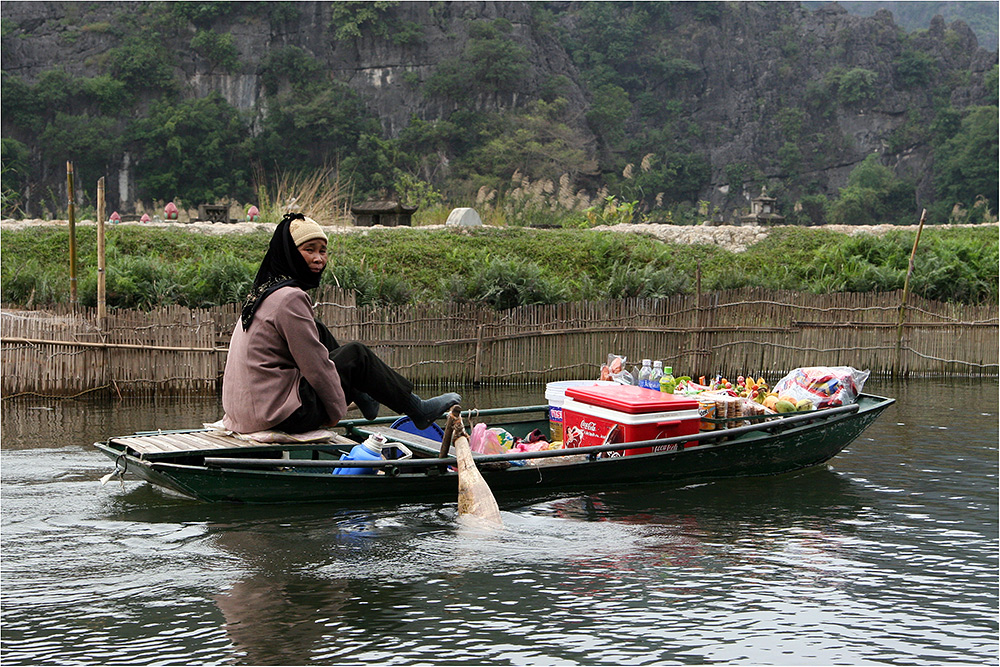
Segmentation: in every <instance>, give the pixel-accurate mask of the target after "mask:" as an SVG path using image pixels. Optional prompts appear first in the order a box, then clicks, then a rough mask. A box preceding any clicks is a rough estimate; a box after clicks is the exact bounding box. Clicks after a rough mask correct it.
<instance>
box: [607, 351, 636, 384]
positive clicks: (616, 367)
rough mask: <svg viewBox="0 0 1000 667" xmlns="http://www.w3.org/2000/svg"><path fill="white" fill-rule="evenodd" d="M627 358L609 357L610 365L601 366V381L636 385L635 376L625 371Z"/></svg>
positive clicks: (610, 355)
mask: <svg viewBox="0 0 1000 667" xmlns="http://www.w3.org/2000/svg"><path fill="white" fill-rule="evenodd" d="M626 361H628V359H626V358H625V357H622V356H620V355H617V354H609V355H608V363H606V364H604V365H603V366H601V380H612V381H614V382H617V383H618V384H629V385H631V384H635V376H634V375H632V373H630V372H629V371H627V370H626V369H625V362H626Z"/></svg>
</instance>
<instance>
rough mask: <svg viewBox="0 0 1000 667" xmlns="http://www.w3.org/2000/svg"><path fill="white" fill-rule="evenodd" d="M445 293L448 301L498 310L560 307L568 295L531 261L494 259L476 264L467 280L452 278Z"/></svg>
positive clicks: (447, 283) (444, 288)
mask: <svg viewBox="0 0 1000 667" xmlns="http://www.w3.org/2000/svg"><path fill="white" fill-rule="evenodd" d="M442 289H443V291H444V293H445V297H446V298H450V299H453V300H456V301H472V302H478V303H484V304H486V305H488V306H490V307H492V308H494V309H496V310H507V309H508V308H515V307H517V306H530V305H535V304H542V303H559V302H560V301H562V300H563V299H564V298H565V292H564V290H563V288H562V287H560V286H559V285H558V284H557V283H556V282H555V281H554V280H551V279H548V278H546V277H545V276H544V275H543V274H542V269H541V267H539V266H538V264H536V263H534V262H531V261H524V260H519V259H501V258H497V257H493V258H490V259H487V260H485V261H482V262H476V263H474V264H473V268H472V271H471V273H470V274H469V275H468V276H464V277H463V276H452V277H451V278H450V279H448V280H447V281H445V282H444V283H443V285H442Z"/></svg>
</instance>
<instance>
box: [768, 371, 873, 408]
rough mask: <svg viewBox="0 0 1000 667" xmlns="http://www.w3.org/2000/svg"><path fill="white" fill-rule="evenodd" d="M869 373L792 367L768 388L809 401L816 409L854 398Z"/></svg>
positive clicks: (781, 394)
mask: <svg viewBox="0 0 1000 667" xmlns="http://www.w3.org/2000/svg"><path fill="white" fill-rule="evenodd" d="M869 375H871V371H859V370H857V369H854V368H851V367H850V366H811V367H808V368H796V369H795V370H794V371H792V372H791V373H789V374H788V375H786V376H785V377H783V378H781V380H779V381H778V383H777V384H776V385H774V389H773V390H772V391H774V392H776V393H777V394H778V396H782V397H783V396H789V397H791V398H794V399H795V400H796V401H803V400H808V401H812V404H813V405H814V406H815V407H817V408H832V407H836V406H838V405H847V404H850V403H853V402H854V401H855V400H857V398H858V394H860V393H861V389H862V388H863V387H864V385H865V381H866V380H868V376H869ZM800 409H801V408H800Z"/></svg>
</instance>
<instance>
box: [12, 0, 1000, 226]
mask: <svg viewBox="0 0 1000 667" xmlns="http://www.w3.org/2000/svg"><path fill="white" fill-rule="evenodd" d="M0 16H2V27H3V34H2V69H3V75H4V92H3V93H0V95H2V97H3V101H4V114H3V118H2V119H0V120H2V135H3V137H4V138H5V140H7V139H9V140H14V141H17V142H18V143H19V146H24V147H25V149H24V151H22V153H23V155H22V156H21V157H22V158H23V160H22V161H23V165H24V166H22V168H21V169H20V172H21V174H22V175H23V172H25V171H27V172H28V173H27V174H26V175H24V177H23V178H21V179H20V180H19V181H18V184H19V185H20V186H21V191H20V195H21V197H22V202H21V203H22V208H23V209H25V210H26V212H27V211H30V209H31V208H32V207H34V208H35V209H36V210H37V209H38V208H39V207H40V206H41V205H42V202H43V199H44V196H43V195H41V194H40V193H42V192H45V191H49V192H52V191H55V192H59V190H60V188H61V187H62V188H64V180H65V174H64V172H61V165H62V162H63V161H64V160H65V159H67V158H68V157H69V156H65V157H63V156H61V155H60V154H59V153H58V151H57V150H56V149H55V148H54V147H53V142H54V141H55V139H54V137H55V136H56V135H57V133H56V132H55V131H54V130H52V129H51V128H53V127H54V126H55V125H57V119H56V115H55V113H54V109H53V107H52V103H47V102H45V100H44V99H43V98H41V97H39V96H40V95H41V94H42V92H44V91H45V90H48V89H47V88H44V86H42V85H41V82H45V81H46V80H47V79H46V73H51V72H52V71H53V70H56V69H60V68H61V69H62V70H63V71H64V72H65V73H66V75H68V81H77V82H85V83H87V85H88V86H89V87H84V89H83V90H84V92H86V91H93V90H105V89H106V88H107V87H108V86H110V85H111V84H116V85H117V84H118V83H120V84H121V86H124V88H125V90H124V91H123V92H121V93H120V95H121V97H120V99H122V100H124V101H123V102H121V105H120V107H119V108H117V109H115V108H112V109H108V104H107V103H103V106H102V102H101V99H102V98H100V97H99V95H98V94H97V93H92V94H91V93H88V94H90V95H91V96H90V97H87V95H86V94H84V92H81V93H79V94H78V95H77V96H76V97H75V98H73V99H75V100H76V103H77V104H78V105H79V106H78V107H77V108H70V107H67V108H66V109H60V110H59V111H60V113H63V114H64V115H65V116H73V115H75V116H76V117H80V116H86V117H87V118H93V117H97V116H100V117H101V118H105V119H106V125H101V127H106V128H108V132H116V133H117V132H120V133H121V134H122V141H121V142H120V143H115V144H108V148H107V149H106V151H105V153H106V155H103V157H105V158H106V160H105V161H104V162H103V163H101V162H100V156H98V157H95V158H94V161H95V164H96V166H95V167H94V173H96V171H99V170H100V169H101V168H103V169H104V170H105V173H107V175H108V176H109V191H108V194H109V199H111V200H112V201H115V199H117V200H118V201H119V202H120V207H121V208H123V209H127V207H128V206H129V204H130V203H132V202H134V201H136V200H138V199H142V200H152V199H169V198H171V197H173V196H175V194H174V193H171V192H169V191H164V190H163V189H161V190H157V189H156V187H154V185H152V184H151V183H153V181H150V180H149V179H146V180H145V181H144V180H143V178H144V175H145V174H146V172H148V171H149V170H152V169H162V168H163V167H162V163H156V162H155V161H154V160H153V159H152V158H151V157H150V155H151V154H152V152H153V151H152V150H151V149H150V147H149V146H148V145H144V144H142V143H141V141H142V137H143V136H152V134H151V133H149V132H147V133H146V134H145V135H143V134H142V133H137V132H132V131H130V129H129V128H131V127H133V126H134V125H135V123H136V122H137V119H141V118H144V117H147V116H148V115H149V114H150V113H152V111H151V110H152V109H154V108H155V107H156V104H157V103H158V102H162V101H163V100H165V99H169V100H171V101H172V102H171V103H173V104H180V102H178V100H198V99H206V98H208V97H209V96H210V95H212V94H213V93H214V94H218V95H219V96H220V97H221V100H223V101H224V103H225V105H228V107H230V108H231V109H233V110H235V111H236V113H237V114H238V118H239V119H240V122H241V123H243V126H244V130H243V131H245V134H246V139H245V141H246V142H247V144H246V145H247V146H251V147H252V148H251V149H248V150H251V152H257V153H259V154H266V150H267V146H272V147H273V146H285V147H286V148H287V147H289V146H292V145H295V146H297V145H298V144H296V141H299V140H300V139H301V140H302V142H304V143H305V144H306V145H304V146H302V147H301V149H300V154H301V155H302V156H303V157H302V158H301V159H302V160H305V161H308V160H319V157H317V150H316V149H317V148H319V149H322V150H319V151H318V152H319V153H326V154H327V155H329V154H331V153H337V154H338V155H348V156H349V155H351V154H352V153H353V154H354V155H355V156H356V155H357V154H358V153H359V151H360V150H362V149H360V148H359V146H363V145H368V146H370V145H371V144H372V140H371V139H370V138H369V140H368V143H367V144H365V143H364V142H358V140H357V136H367V135H365V132H369V134H370V131H368V130H357V132H355V134H352V135H350V136H351V138H350V139H349V140H345V141H347V143H345V144H343V145H338V144H337V143H336V142H337V141H339V139H334V138H330V135H328V134H322V133H321V130H319V129H317V127H318V126H319V125H322V124H324V123H326V124H329V123H330V122H331V121H330V120H329V119H320V120H318V121H316V123H315V124H313V125H309V122H308V120H307V118H305V116H306V115H307V113H306V111H303V109H305V104H306V101H307V100H308V99H315V100H318V99H321V96H320V94H319V93H316V91H317V90H319V89H318V88H316V86H317V85H324V86H334V85H336V86H342V87H343V88H337V89H331V90H349V91H353V94H355V95H356V96H357V98H358V99H359V100H360V104H361V106H362V107H363V109H364V114H367V115H368V116H370V117H371V118H373V119H376V120H377V121H378V127H379V133H380V134H381V139H380V140H381V141H387V142H398V143H397V144H393V145H394V146H397V147H399V150H403V151H404V152H405V154H406V155H407V156H408V157H407V159H408V160H409V161H405V160H404V161H402V162H398V163H397V164H395V165H394V168H396V169H400V168H402V170H403V171H409V172H410V173H411V174H412V175H413V176H414V177H416V178H419V179H421V180H425V181H427V182H429V183H431V184H432V185H433V186H434V187H436V188H438V189H441V190H443V191H445V192H446V193H452V194H454V195H463V193H464V196H469V193H471V192H474V191H475V189H476V187H478V186H479V185H481V184H483V183H486V184H488V185H496V184H498V183H501V182H506V181H508V180H509V178H510V176H511V173H512V172H516V173H519V174H521V175H522V176H526V177H528V178H530V179H533V180H537V179H545V178H548V179H554V180H558V179H559V178H560V176H562V175H563V174H569V175H570V176H571V177H572V180H573V182H574V183H575V184H576V185H577V186H578V187H582V188H589V189H590V190H591V191H593V192H596V191H598V190H599V188H600V187H601V186H605V187H608V188H610V189H611V190H612V191H614V189H615V188H618V189H619V190H624V189H627V188H628V187H631V188H632V190H631V192H635V193H637V194H635V195H634V196H635V197H637V198H641V199H643V201H644V203H645V205H646V206H647V207H649V208H655V207H657V206H659V205H661V204H662V203H663V202H678V201H687V202H691V203H693V202H697V201H704V202H709V205H710V206H711V207H712V208H714V209H715V210H717V211H720V212H722V213H721V214H722V215H725V214H726V213H727V212H728V211H731V210H735V209H745V208H746V206H747V205H748V203H749V200H750V198H752V197H753V196H756V195H757V194H759V192H760V190H761V188H762V187H768V189H769V191H770V192H772V193H775V192H777V193H779V194H780V196H781V197H783V199H784V200H785V201H784V203H785V205H786V206H789V207H790V206H791V202H793V201H796V200H798V199H800V198H802V197H803V196H807V195H810V194H826V195H830V196H835V195H836V193H837V192H838V190H839V189H840V188H843V187H844V186H845V184H846V183H847V178H848V175H849V173H850V172H851V171H852V169H854V168H855V167H856V166H857V165H858V164H860V163H861V162H862V161H863V160H864V159H865V158H866V157H867V156H869V155H870V154H872V153H877V154H879V155H880V160H881V162H882V163H883V164H884V165H886V166H888V167H890V168H891V169H892V170H893V172H894V174H895V175H896V176H897V177H898V178H900V179H904V180H906V181H908V182H911V183H912V184H913V193H914V196H915V198H916V200H917V201H916V204H917V205H922V204H925V203H926V202H929V201H934V200H935V198H936V197H938V196H939V190H940V188H937V189H936V187H935V152H934V147H935V145H936V144H935V142H937V145H940V141H941V137H940V136H938V137H937V138H935V135H934V134H933V132H932V131H931V129H932V128H935V127H938V125H941V124H942V123H943V121H944V120H945V119H944V117H943V115H942V114H943V113H944V111H946V110H947V111H948V112H949V113H952V115H953V116H954V117H956V118H960V117H961V116H962V114H963V113H964V112H965V110H967V109H969V108H972V107H975V106H977V105H996V104H997V99H996V64H997V54H996V52H995V51H990V50H987V49H984V48H980V47H979V45H978V43H977V38H976V36H975V34H974V33H973V31H972V30H971V29H970V28H969V26H968V25H966V24H965V23H963V22H961V21H955V22H952V23H950V24H949V23H946V22H945V21H944V20H943V19H942V18H941V17H935V18H934V19H932V20H931V22H930V25H929V27H928V28H927V29H926V30H919V31H915V32H913V33H907V32H906V31H905V30H903V29H902V28H901V27H900V26H899V25H897V24H896V23H895V22H894V20H893V17H892V15H891V14H890V13H889V12H887V11H878V12H876V13H875V14H874V15H873V16H870V17H863V16H855V15H851V14H850V13H848V12H847V11H846V10H845V9H844V8H843V7H841V6H839V5H837V4H835V3H831V4H828V5H823V6H821V7H819V8H816V9H807V8H804V7H803V6H802V5H800V4H799V3H794V2H727V3H714V2H677V3H668V2H662V3H575V2H488V1H486V2H370V3H360V2H359V3H353V2H288V3H286V2H269V3H252V2H248V3H241V2H233V3H213V2H201V3H194V2H171V3H145V2H88V3H79V2H3V3H0ZM168 19H169V20H168ZM293 56H294V58H293ZM296 58H298V60H296ZM164 67H166V68H167V72H168V75H169V76H167V78H168V79H170V81H166V82H160V81H159V80H158V79H156V77H158V76H161V75H162V72H163V68H164ZM991 77H992V78H991ZM304 79H309V86H311V87H307V86H306V84H305V83H304V82H303V80H304ZM99 83H100V84H102V85H103V84H107V86H105V88H99V87H98V84H99ZM67 85H68V84H67ZM81 85H82V84H81ZM22 90H23V91H26V92H25V96H26V95H27V94H28V93H30V94H31V95H34V97H32V98H31V99H33V100H39V101H37V102H35V104H37V107H36V108H35V109H34V111H33V110H32V108H31V107H30V106H28V105H27V103H24V104H22V103H21V98H22V97H24V96H20V95H17V93H18V92H19V91H22ZM323 90H327V89H323ZM10 91H14V93H12V94H9V95H8V93H10ZM310 91H311V92H310ZM50 94H51V93H50ZM310 95H313V97H312V98H310V97H309V96H310ZM60 99H62V100H63V103H66V104H72V103H73V100H66V99H65V98H60ZM116 99H117V98H116ZM81 100H82V101H81ZM540 103H543V104H540ZM293 104H295V105H298V106H294V107H293V106H292V105H293ZM293 108H294V109H296V110H297V113H298V114H299V115H298V116H297V117H294V118H286V119H285V121H287V122H286V124H285V125H281V124H280V123H279V116H280V115H281V114H282V113H284V114H286V115H287V114H289V113H290V110H291V109H293ZM308 113H309V114H313V113H316V110H315V109H309V110H308ZM63 120H64V121H65V118H64V119H63ZM102 122H104V121H102ZM342 122H344V123H347V122H348V121H347V120H343V121H342ZM478 123H483V125H482V126H481V125H478ZM935 123H937V124H938V125H935ZM446 124H447V125H446ZM292 127H296V128H299V130H297V131H299V132H300V133H301V134H300V136H297V137H295V138H293V137H292V136H290V135H289V132H295V131H296V130H291V129H288V128H292ZM444 127H448V128H449V129H448V132H449V134H448V135H447V136H445V137H444V138H442V139H439V140H432V138H431V137H432V135H433V133H434V132H433V131H440V132H441V133H443V132H444V131H443V129H442V128H444ZM283 128H284V129H283ZM463 129H465V130H467V131H468V136H461V132H462V130H463ZM418 130H419V132H418ZM432 130H433V131H432ZM935 131H937V130H935ZM283 132H284V134H282V133H283ZM310 132H316V133H317V134H316V135H315V137H311V136H310V135H309V133H310ZM239 136H240V137H242V136H243V135H239ZM415 136H416V138H414V137H415ZM136 137H138V138H136ZM264 138H267V141H264ZM241 140H242V139H241ZM505 140H506V141H509V142H510V144H509V145H502V146H501V144H502V142H503V141H505ZM67 141H68V140H67ZM254 141H257V142H258V143H253V142H254ZM234 142H235V140H234ZM328 142H329V143H328ZM376 143H377V142H376ZM19 146H18V147H19ZM536 146H538V147H539V148H537V149H536V148H534V147H536ZM4 150H5V164H7V163H8V162H9V161H10V160H12V159H13V158H10V155H12V153H11V151H12V150H13V148H10V149H8V144H7V143H5V149H4ZM511 156H513V157H511ZM644 158H646V159H644ZM240 159H244V158H240ZM204 161H205V160H202V162H204ZM404 162H405V164H404ZM10 163H11V164H13V163H12V162H10ZM640 163H642V164H643V168H642V170H640V167H639V165H640ZM647 164H648V165H651V166H649V167H648V168H647V166H646V165H647ZM400 165H403V166H402V167H400ZM88 169H90V168H89V167H88ZM370 169H372V170H374V169H376V167H374V166H372V167H370ZM227 170H228V172H229V173H235V171H236V169H235V168H233V167H232V166H222V167H220V174H225V173H227ZM364 170H365V167H364V166H361V167H358V173H359V174H364V173H368V172H365V171H364ZM623 170H624V171H625V172H626V173H629V172H634V173H635V176H629V177H628V182H626V181H625V180H623V177H622V173H623ZM92 175H93V174H92V173H88V174H87V176H88V177H90V176H92ZM192 178H203V177H202V176H201V175H200V172H199V173H197V174H196V173H192V174H189V175H187V176H185V175H183V174H182V175H180V176H179V177H178V178H176V179H175V181H173V182H174V183H176V182H183V181H184V180H185V179H187V180H191V179H192ZM220 178H221V175H220ZM367 178H368V179H369V180H368V181H367V182H368V183H370V186H371V189H372V190H374V189H376V187H382V188H383V189H384V188H385V186H386V184H387V183H386V182H385V181H384V179H383V181H379V180H378V179H377V178H375V175H371V176H370V177H367ZM380 183H381V186H380V185H379V184H380ZM388 184H390V185H391V181H390V182H389V183H388ZM172 187H175V189H176V187H177V186H176V185H174V186H172ZM234 188H235V186H234ZM362 189H363V188H362ZM63 191H64V189H63ZM206 192H209V193H212V192H214V196H216V197H218V196H220V192H219V191H218V190H214V191H206ZM229 194H232V195H233V196H239V194H240V193H238V192H235V191H233V192H230V193H229ZM204 196H206V197H207V196H211V194H206V195H204ZM991 196H992V195H991ZM57 201H58V197H55V198H54V199H53V202H57ZM63 201H65V200H64V199H63ZM967 203H968V202H967ZM53 205H54V204H53Z"/></svg>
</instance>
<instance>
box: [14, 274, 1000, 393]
mask: <svg viewBox="0 0 1000 667" xmlns="http://www.w3.org/2000/svg"><path fill="white" fill-rule="evenodd" d="M315 298H316V314H317V317H319V319H321V320H322V321H323V322H324V323H326V324H327V326H328V327H329V328H330V330H331V332H333V334H334V336H336V337H337V339H338V340H340V341H352V340H357V341H361V342H364V343H366V344H367V345H369V346H370V347H371V348H372V349H374V350H375V351H376V353H377V354H378V355H379V356H380V357H381V358H382V359H384V360H385V361H386V362H387V363H388V364H389V365H390V366H392V367H393V368H396V369H397V370H399V371H400V372H401V373H403V374H404V375H406V376H407V377H408V378H410V379H411V380H413V381H414V382H415V383H417V384H421V385H426V384H449V385H463V384H470V383H483V384H535V383H545V382H551V381H554V380H565V379H577V378H596V377H597V376H598V373H599V370H600V366H601V364H602V363H604V362H605V361H606V358H607V355H608V354H609V353H615V354H620V355H624V356H626V357H628V359H629V366H631V364H633V363H638V362H639V360H640V359H642V358H648V359H660V360H662V361H663V364H664V366H671V367H672V368H673V370H674V374H675V375H691V376H698V375H705V376H711V375H714V374H716V373H721V374H723V375H729V376H732V375H736V374H740V373H742V374H753V375H763V376H764V377H765V378H767V379H769V380H770V381H772V382H773V381H775V380H777V379H779V378H780V377H781V376H782V375H783V374H785V373H787V372H788V371H790V370H792V369H794V368H797V367H800V366H821V365H822V366H853V367H854V368H859V369H867V370H870V371H872V373H873V374H875V375H897V376H901V377H907V376H920V375H958V376H988V377H995V376H997V375H998V356H1000V355H998V348H1000V345H998V312H997V311H998V307H997V305H995V304H991V305H983V306H970V305H961V304H948V303H937V302H930V301H924V300H922V299H919V298H916V297H913V296H912V295H911V296H910V297H908V299H907V300H906V301H907V304H906V307H905V309H904V310H903V315H904V325H903V327H902V338H901V339H900V338H899V337H898V336H899V333H898V331H899V329H898V320H899V316H900V309H901V307H902V304H903V294H902V292H901V291H896V292H880V293H841V294H829V295H813V294H805V293H799V292H780V291H773V290H763V289H742V290H731V291H724V292H713V293H707V294H700V293H699V294H693V295H680V296H676V297H672V298H670V299H658V300H647V299H626V300H617V301H600V302H578V303H562V304H557V305H539V306H524V307H520V308H515V309H512V310H507V311H500V312H498V311H494V310H491V309H489V308H486V307H484V306H482V305H479V304H467V303H442V304H425V305H418V306H403V307H379V308H375V307H361V306H358V305H357V304H356V302H355V299H354V296H353V293H351V292H347V291H344V290H339V289H333V288H324V289H323V290H320V293H319V294H317V295H316V296H315ZM238 313H239V308H238V306H237V305H236V304H232V305H228V306H224V307H218V308H211V309H188V308H183V307H180V306H166V307H163V308H159V309H156V310H153V311H126V310H118V311H115V310H112V311H109V312H108V314H107V317H106V319H105V320H104V325H103V327H101V328H98V326H97V322H98V320H97V314H96V311H95V310H91V309H85V308H75V309H74V308H72V307H71V306H69V305H66V306H64V307H61V308H56V309H53V310H49V311H14V310H4V311H3V312H2V318H0V324H2V328H0V339H2V348H0V363H2V368H3V375H2V377H3V381H2V396H3V397H4V398H9V397H13V396H18V395H25V394H29V395H40V396H79V395H82V394H85V393H90V392H101V391H105V392H108V393H110V394H111V395H119V396H121V395H125V394H130V395H142V394H151V393H168V394H189V393H207V392H214V391H217V390H218V389H219V388H220V387H221V381H222V371H223V369H224V367H225V360H226V352H227V346H228V341H229V337H230V335H231V333H232V328H233V326H234V325H235V323H236V321H237V318H238ZM897 343H899V347H898V351H897Z"/></svg>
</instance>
